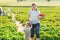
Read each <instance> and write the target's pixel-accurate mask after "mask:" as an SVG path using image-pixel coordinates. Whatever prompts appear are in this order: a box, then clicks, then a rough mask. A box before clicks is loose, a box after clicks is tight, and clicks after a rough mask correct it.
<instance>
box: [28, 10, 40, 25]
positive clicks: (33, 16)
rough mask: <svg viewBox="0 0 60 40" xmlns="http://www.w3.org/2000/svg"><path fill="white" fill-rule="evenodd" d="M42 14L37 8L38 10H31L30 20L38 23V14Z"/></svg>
mask: <svg viewBox="0 0 60 40" xmlns="http://www.w3.org/2000/svg"><path fill="white" fill-rule="evenodd" d="M39 14H40V12H39V11H38V10H37V11H33V10H31V11H29V15H30V19H29V20H30V21H31V23H32V24H36V23H39V22H40V21H39V18H38V15H39Z"/></svg>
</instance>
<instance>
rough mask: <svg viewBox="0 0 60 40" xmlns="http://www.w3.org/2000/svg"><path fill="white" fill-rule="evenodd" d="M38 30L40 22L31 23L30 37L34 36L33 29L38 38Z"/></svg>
mask: <svg viewBox="0 0 60 40" xmlns="http://www.w3.org/2000/svg"><path fill="white" fill-rule="evenodd" d="M39 30H40V23H36V24H32V28H31V38H33V37H34V31H35V33H36V37H37V38H40V35H39Z"/></svg>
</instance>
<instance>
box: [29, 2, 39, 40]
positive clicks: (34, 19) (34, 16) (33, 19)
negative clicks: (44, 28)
mask: <svg viewBox="0 0 60 40" xmlns="http://www.w3.org/2000/svg"><path fill="white" fill-rule="evenodd" d="M39 14H40V12H39V11H38V10H37V5H36V4H35V3H33V4H32V10H30V11H29V21H30V23H31V24H32V28H31V40H34V31H35V30H36V32H35V33H36V37H37V38H36V40H40V34H39V31H40V21H39V19H40V16H39Z"/></svg>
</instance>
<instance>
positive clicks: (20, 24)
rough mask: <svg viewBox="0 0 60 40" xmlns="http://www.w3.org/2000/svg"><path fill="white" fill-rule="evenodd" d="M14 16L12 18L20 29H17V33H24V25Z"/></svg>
mask: <svg viewBox="0 0 60 40" xmlns="http://www.w3.org/2000/svg"><path fill="white" fill-rule="evenodd" d="M12 14H13V16H12V20H15V24H16V26H18V29H17V32H23V30H24V28H23V26H22V23H20V21H17V20H16V19H15V18H16V17H15V16H16V15H15V14H14V13H12Z"/></svg>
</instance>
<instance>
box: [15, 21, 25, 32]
mask: <svg viewBox="0 0 60 40" xmlns="http://www.w3.org/2000/svg"><path fill="white" fill-rule="evenodd" d="M15 24H16V25H17V26H18V29H17V32H23V30H24V28H23V26H22V23H20V21H17V20H16V21H15Z"/></svg>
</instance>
